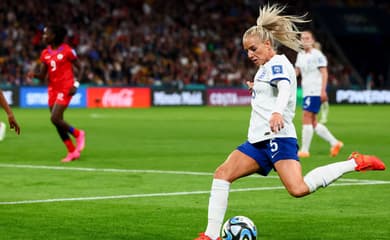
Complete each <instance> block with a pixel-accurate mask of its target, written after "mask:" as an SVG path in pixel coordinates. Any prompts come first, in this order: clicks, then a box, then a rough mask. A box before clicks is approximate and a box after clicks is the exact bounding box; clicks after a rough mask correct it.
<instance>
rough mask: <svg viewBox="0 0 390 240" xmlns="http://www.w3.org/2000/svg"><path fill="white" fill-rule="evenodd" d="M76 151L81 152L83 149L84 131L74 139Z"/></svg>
mask: <svg viewBox="0 0 390 240" xmlns="http://www.w3.org/2000/svg"><path fill="white" fill-rule="evenodd" d="M76 146H77V147H76V149H77V151H79V152H81V151H83V150H84V147H85V131H83V130H80V133H79V135H78V136H77V137H76Z"/></svg>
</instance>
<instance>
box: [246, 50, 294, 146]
mask: <svg viewBox="0 0 390 240" xmlns="http://www.w3.org/2000/svg"><path fill="white" fill-rule="evenodd" d="M278 81H288V82H289V83H290V86H291V91H290V96H289V100H288V104H287V106H286V108H285V109H284V112H283V114H282V115H283V120H284V128H283V129H282V130H281V131H279V132H278V133H276V134H273V133H271V127H270V125H269V120H270V118H271V115H272V112H273V111H274V108H275V105H276V99H277V96H278V88H277V83H278ZM296 92H297V80H296V75H295V69H294V67H293V65H292V64H291V63H290V62H289V61H288V59H287V58H286V56H284V55H275V56H274V57H272V58H271V60H269V61H268V62H267V63H266V64H264V65H263V66H260V68H259V69H258V70H257V73H256V75H255V77H254V85H253V91H252V101H251V104H252V113H251V119H250V124H249V130H248V141H249V142H250V143H256V142H260V141H264V140H267V139H271V138H275V137H277V138H279V137H292V138H296V137H297V134H296V131H295V127H294V124H293V118H294V116H295V106H296Z"/></svg>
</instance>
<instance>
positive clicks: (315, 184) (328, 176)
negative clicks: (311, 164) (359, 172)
mask: <svg viewBox="0 0 390 240" xmlns="http://www.w3.org/2000/svg"><path fill="white" fill-rule="evenodd" d="M356 166H357V164H356V162H355V160H354V159H350V160H347V161H343V162H336V163H331V164H329V165H325V166H322V167H318V168H315V169H313V170H311V171H310V172H309V173H308V174H306V176H305V177H304V178H303V180H304V181H305V183H306V185H307V186H308V187H309V189H310V192H314V191H315V190H317V189H318V188H320V187H326V186H328V185H329V184H331V183H332V182H334V181H335V180H337V179H338V178H339V177H341V176H342V175H343V174H344V173H347V172H352V171H355V167H356Z"/></svg>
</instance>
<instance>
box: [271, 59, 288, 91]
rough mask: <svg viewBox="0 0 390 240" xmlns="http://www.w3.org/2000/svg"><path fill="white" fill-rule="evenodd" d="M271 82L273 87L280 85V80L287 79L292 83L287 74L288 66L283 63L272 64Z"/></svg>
mask: <svg viewBox="0 0 390 240" xmlns="http://www.w3.org/2000/svg"><path fill="white" fill-rule="evenodd" d="M270 69H271V71H270V84H271V86H273V87H276V86H277V85H278V82H279V81H282V80H286V81H288V82H289V83H290V79H289V77H288V74H287V67H286V66H284V65H283V64H282V63H278V62H276V63H274V64H272V65H271V66H270Z"/></svg>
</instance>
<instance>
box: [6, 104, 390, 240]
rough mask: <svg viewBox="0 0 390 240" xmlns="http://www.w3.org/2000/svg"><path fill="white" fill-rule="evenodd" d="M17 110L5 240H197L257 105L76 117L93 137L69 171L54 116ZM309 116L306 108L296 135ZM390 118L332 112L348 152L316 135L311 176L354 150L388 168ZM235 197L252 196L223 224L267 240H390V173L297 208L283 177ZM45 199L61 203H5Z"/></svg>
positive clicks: (308, 165)
mask: <svg viewBox="0 0 390 240" xmlns="http://www.w3.org/2000/svg"><path fill="white" fill-rule="evenodd" d="M14 111H15V115H16V116H17V119H18V121H19V123H20V125H21V127H22V134H21V135H20V136H16V135H15V134H14V133H12V132H10V131H7V137H6V139H5V141H3V142H0V149H1V158H0V176H1V177H0V202H1V203H0V239H39V240H41V239H95V240H97V239H136V240H137V239H177V240H183V239H193V238H195V237H196V236H197V233H198V232H200V231H204V229H205V225H206V221H207V204H208V198H209V194H208V191H209V190H210V184H211V180H212V172H213V171H214V169H215V168H216V167H217V166H218V165H219V164H220V163H221V162H222V161H224V159H225V158H226V156H227V155H228V154H229V153H230V151H231V150H233V149H234V148H235V147H236V146H237V145H238V144H240V143H242V142H243V141H245V139H246V132H247V127H248V121H249V114H250V109H249V107H225V108H215V107H188V108H184V107H161V108H160V107H159V108H151V109H69V110H68V111H67V112H66V115H65V118H66V119H67V120H68V121H69V122H70V123H73V124H74V125H75V126H76V127H80V128H82V129H85V130H86V133H87V144H86V149H85V150H84V152H83V153H82V157H81V159H80V160H78V161H75V162H72V163H68V164H62V163H60V159H61V158H62V157H64V156H65V154H66V151H65V147H64V146H63V145H62V143H61V141H60V140H59V137H58V136H57V132H56V130H55V128H54V127H53V126H52V125H51V123H50V121H49V113H48V110H46V109H29V110H26V109H14ZM1 117H2V119H3V121H4V119H5V116H4V115H2V116H1ZM300 118H301V112H300V110H298V112H297V116H296V127H297V132H298V135H300V132H301V130H300V129H301V124H300V123H301V122H300ZM389 119H390V106H334V105H332V106H331V108H330V115H329V123H328V124H327V126H328V127H329V129H330V130H331V131H332V132H333V133H334V134H335V135H336V137H337V138H339V139H341V140H343V141H344V143H345V147H344V148H343V149H342V151H341V153H340V155H339V156H338V157H336V158H330V157H329V156H328V155H329V146H328V144H327V143H325V142H324V141H322V140H321V139H319V137H318V136H315V137H314V138H313V142H312V147H311V156H312V157H311V158H309V159H304V160H302V168H303V172H304V173H306V172H308V171H309V170H310V169H312V168H314V167H317V166H320V165H324V164H327V163H331V162H335V161H342V160H345V159H346V158H347V157H348V155H349V154H350V152H352V151H355V150H358V151H361V152H363V153H369V154H375V155H377V156H379V157H381V158H382V159H383V160H384V162H385V163H386V164H387V166H388V168H389V167H390V151H389V147H390V137H389V136H390V128H389V124H390V121H389ZM21 165H22V166H21ZM32 166H36V167H38V168H31V167H32ZM42 166H46V167H54V168H46V169H45V168H42ZM58 167H59V169H58ZM55 168H57V169H55ZM62 168H65V169H62ZM86 168H88V170H89V171H86V170H87V169H86ZM101 169H112V170H111V171H102V170H101ZM116 169H117V170H116ZM119 170H128V171H127V172H126V171H124V172H120V171H119ZM130 170H148V171H149V170H159V171H162V172H154V173H153V172H147V171H145V172H142V171H139V172H131V171H130ZM163 171H185V172H195V173H194V174H183V173H177V172H176V173H175V172H163ZM196 172H198V173H199V174H196ZM200 173H205V174H200ZM351 179H354V180H351ZM355 179H357V180H355ZM359 179H360V180H370V181H374V180H376V181H386V183H385V184H372V185H356V183H365V182H363V181H359ZM348 180H349V181H348ZM370 183H375V182H370ZM340 184H346V185H345V186H343V185H340ZM248 188H256V189H254V190H252V191H249V190H248ZM236 189H242V190H243V191H239V192H232V193H231V194H230V197H229V207H228V211H227V214H226V218H227V217H231V216H234V215H245V216H248V217H250V218H251V219H252V220H253V221H254V222H255V224H256V225H257V227H258V230H259V239H308V240H309V239H310V240H313V239H326V240H329V239H332V240H334V239H340V240H341V239H342V240H346V239H351V240H356V239H390V204H389V202H388V201H389V199H390V170H387V171H384V172H366V173H351V174H348V175H345V176H344V177H343V178H342V179H340V180H339V181H337V182H336V183H335V184H334V185H333V186H332V187H328V188H327V189H321V190H319V191H318V192H317V193H315V194H312V195H310V196H307V197H305V198H300V199H294V198H292V197H290V196H289V195H288V193H287V191H286V190H284V189H283V187H282V185H281V183H280V181H279V179H278V178H277V177H276V174H275V173H274V172H273V173H272V174H271V175H270V176H269V177H267V178H261V177H248V178H244V179H241V180H239V181H237V182H235V183H234V184H233V185H232V190H236ZM167 193H171V194H173V195H167ZM151 194H157V195H151ZM158 194H161V195H158ZM164 194H165V195H164ZM175 194H179V195H175ZM110 196H112V198H111V199H110V198H108V197H110ZM97 197H102V199H96V198H97ZM76 198H80V199H78V200H79V201H76V200H77V199H76ZM82 198H91V199H89V200H87V199H82ZM47 199H57V200H55V201H54V202H40V203H25V204H12V205H9V204H7V205H6V204H4V203H5V202H19V201H26V200H47ZM59 199H62V200H59ZM69 200H72V201H69Z"/></svg>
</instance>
